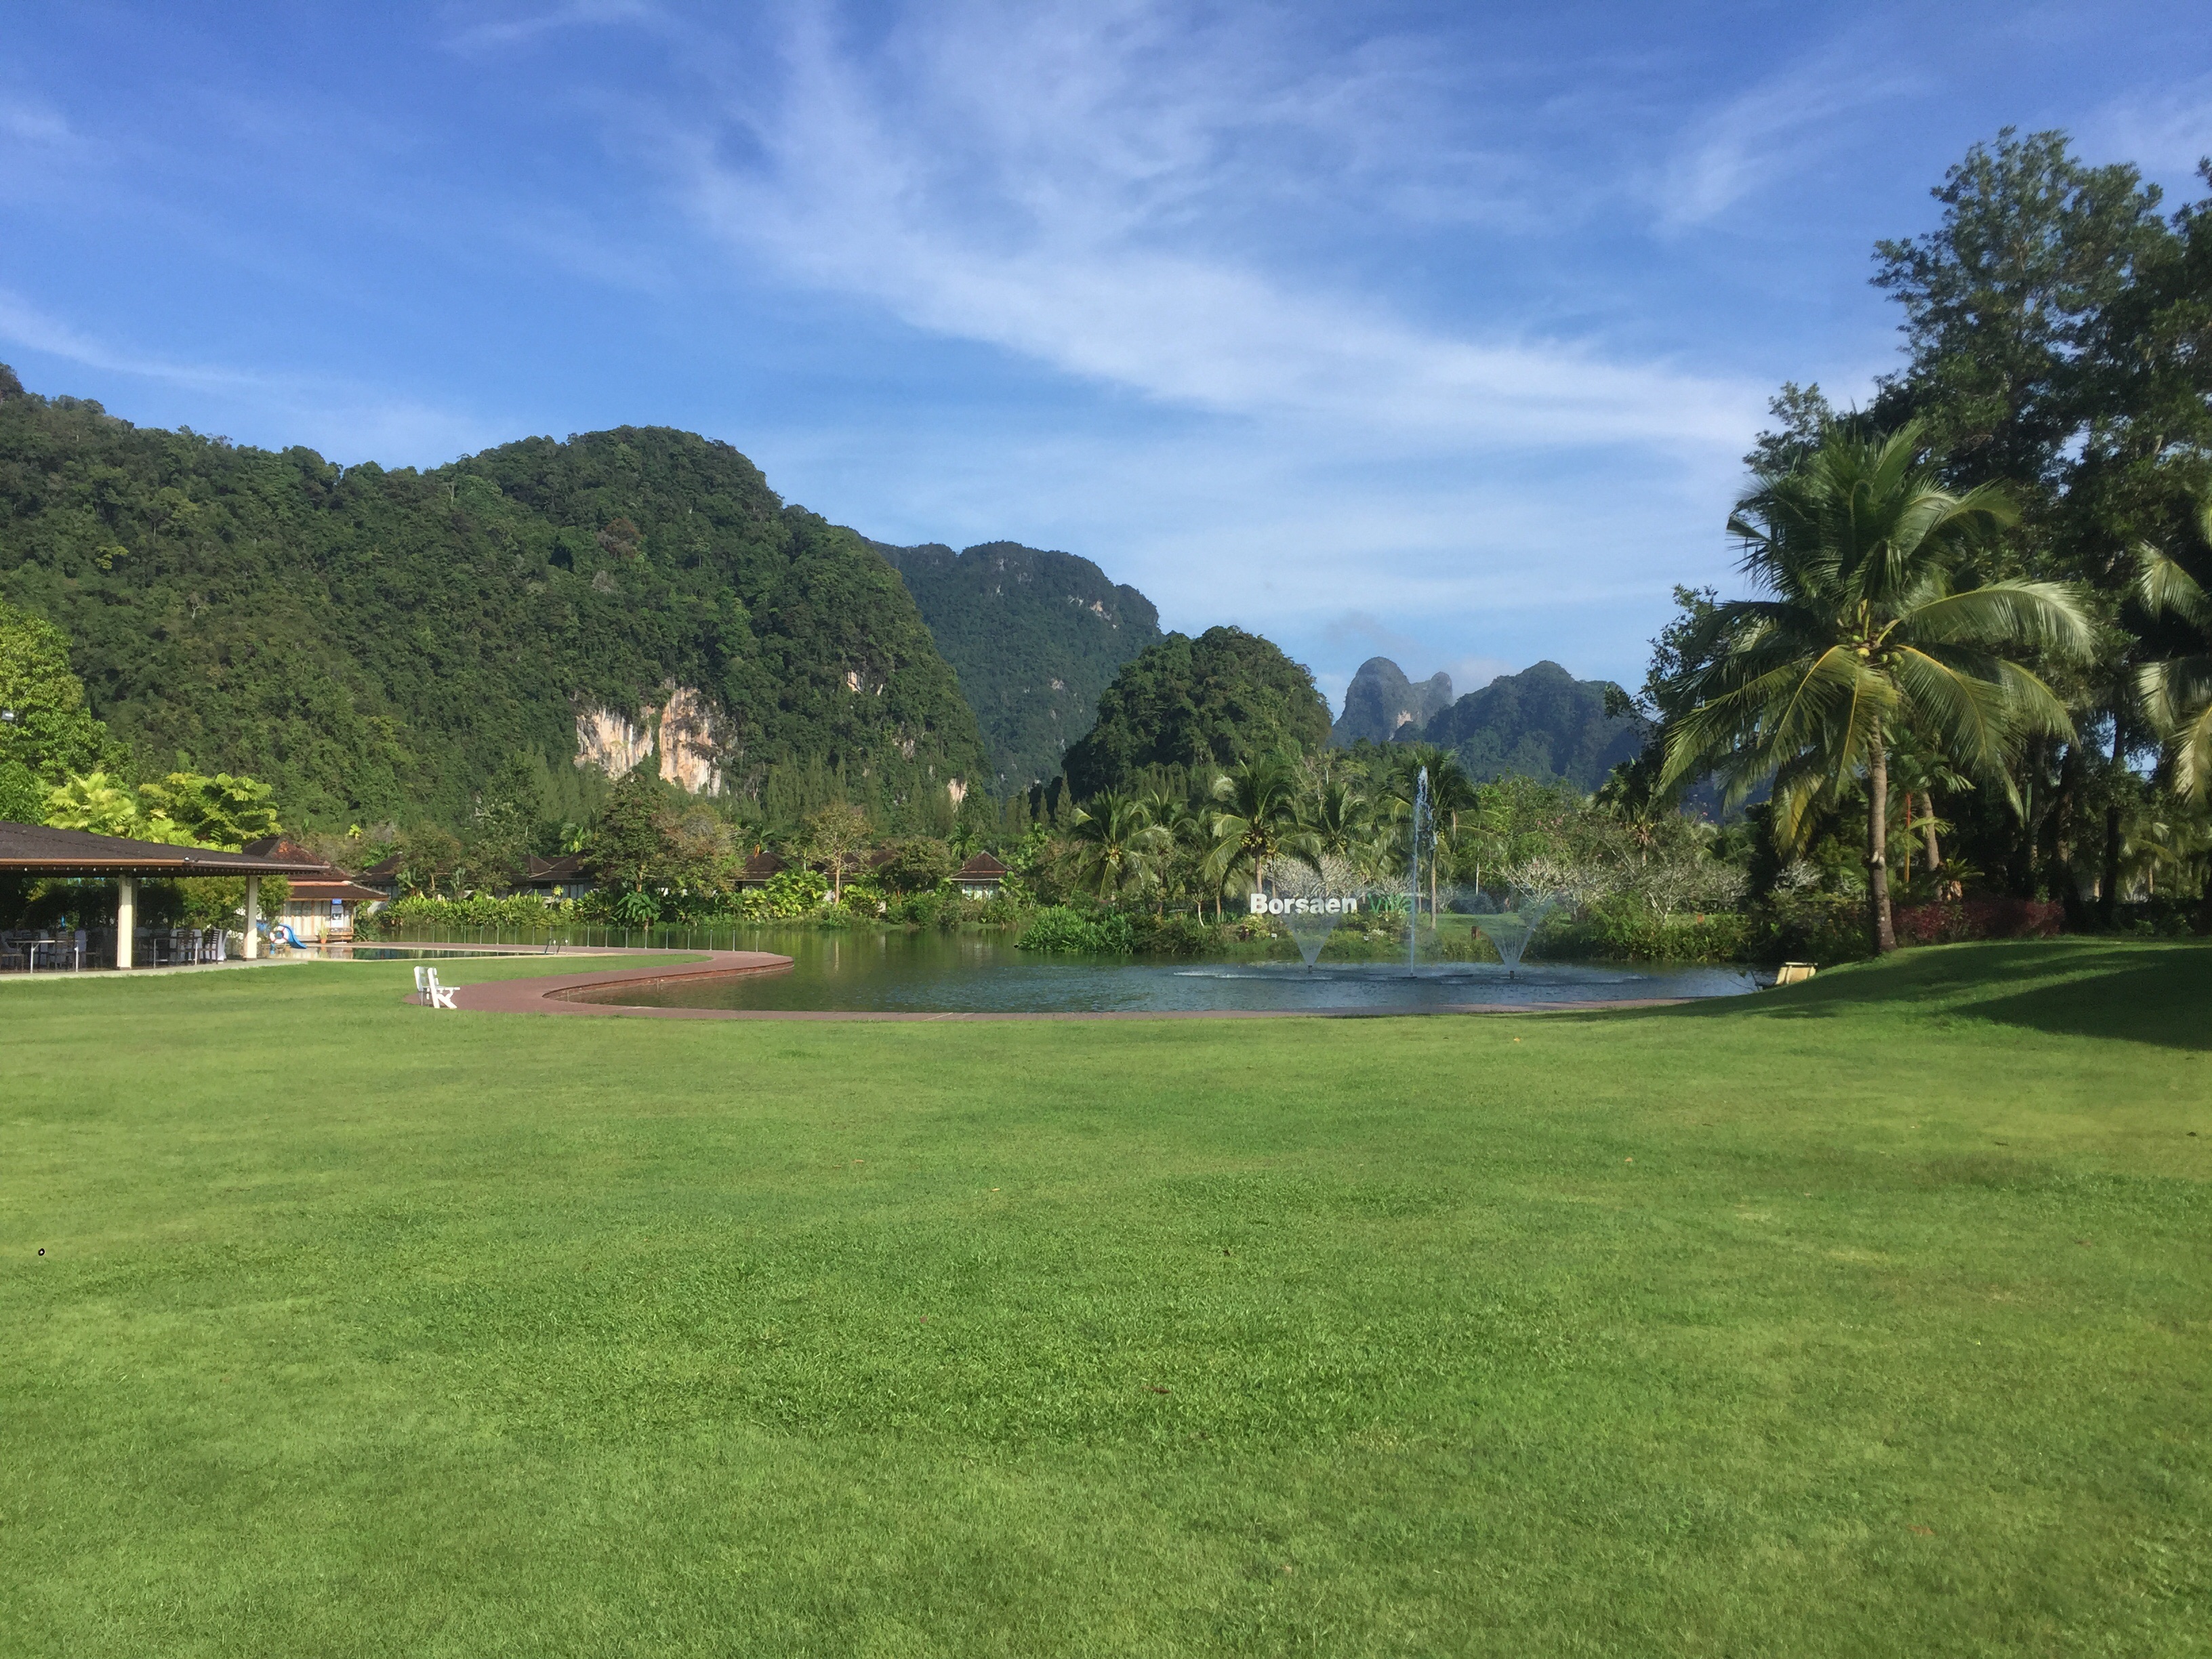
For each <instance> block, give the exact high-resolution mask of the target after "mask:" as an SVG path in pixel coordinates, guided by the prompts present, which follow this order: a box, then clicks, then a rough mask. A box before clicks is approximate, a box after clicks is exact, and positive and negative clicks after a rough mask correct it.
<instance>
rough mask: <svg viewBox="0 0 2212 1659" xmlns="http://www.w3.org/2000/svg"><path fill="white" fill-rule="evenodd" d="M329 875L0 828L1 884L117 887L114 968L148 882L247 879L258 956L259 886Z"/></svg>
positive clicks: (151, 845)
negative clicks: (57, 881)
mask: <svg viewBox="0 0 2212 1659" xmlns="http://www.w3.org/2000/svg"><path fill="white" fill-rule="evenodd" d="M325 873H326V867H325V866H323V865H321V864H318V863H312V862H301V861H299V860H292V859H272V858H257V857H256V856H254V855H253V854H251V853H225V852H220V851H218V850H216V848H209V847H171V846H168V845H167V844H166V843H165V842H158V841H126V840H125V839H124V838H123V837H122V836H94V835H88V834H87V833H86V832H85V831H83V830H82V829H47V828H46V826H45V825H43V824H37V823H0V876H45V877H53V878H68V879H75V880H80V881H112V882H113V883H114V884H115V965H116V966H117V967H118V968H128V967H130V966H131V933H132V930H133V929H134V928H135V927H136V926H137V913H138V884H139V882H140V881H141V880H143V879H144V878H148V877H181V876H243V877H245V878H246V957H247V958H248V959H249V960H251V959H252V958H253V957H257V956H258V955H259V954H260V946H259V943H258V933H259V928H260V921H261V878H262V877H264V876H300V877H303V878H314V877H317V876H322V875H325Z"/></svg>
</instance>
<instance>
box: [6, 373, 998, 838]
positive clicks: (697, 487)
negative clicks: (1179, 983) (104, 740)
mask: <svg viewBox="0 0 2212 1659" xmlns="http://www.w3.org/2000/svg"><path fill="white" fill-rule="evenodd" d="M0 592H4V594H5V595H6V596H7V597H8V598H9V599H12V600H14V601H15V603H17V604H19V605H24V606H27V608H29V609H31V610H32V611H36V612H39V613H41V614H43V615H44V616H46V617H47V618H48V619H49V620H51V621H52V622H54V623H58V624H59V625H60V626H61V627H62V628H64V629H65V630H67V632H68V633H69V635H70V638H71V639H72V641H74V653H73V659H72V661H73V665H74V666H75V667H76V670H77V671H78V672H79V673H80V674H82V677H83V678H84V681H85V684H86V686H87V689H88V692H89V694H90V696H91V699H92V703H93V708H94V712H95V713H96V714H99V715H100V717H102V718H103V719H105V720H106V721H107V722H108V723H109V725H110V726H111V727H112V730H113V731H114V732H115V734H116V735H117V737H118V738H120V739H122V740H123V741H124V742H125V743H127V744H130V745H131V748H132V750H134V751H135V752H136V753H137V755H138V757H140V762H141V765H142V767H143V768H144V769H149V770H151V771H154V772H160V771H162V770H166V769H168V768H169V767H171V766H173V765H174V764H176V756H177V754H178V753H179V751H182V752H184V753H185V754H188V755H189V756H190V757H191V761H192V763H194V764H196V765H197V766H198V767H200V768H202V769H209V770H212V769H217V768H222V769H229V770H234V771H243V772H247V773H251V774H252V775H257V776H259V777H262V778H264V779H267V780H268V781H271V782H273V783H274V784H276V787H277V790H278V799H279V800H280V802H281V803H283V806H284V808H285V810H286V811H287V812H288V814H289V815H290V816H289V818H288V822H306V821H308V820H319V821H322V822H325V823H331V822H343V821H345V820H349V819H354V820H359V819H365V818H370V817H398V818H402V819H412V818H414V817H420V816H431V817H438V818H441V819H442V820H443V821H445V822H447V823H459V822H462V821H464V820H465V817H466V815H467V812H468V810H469V804H470V797H471V791H472V789H473V788H474V787H476V785H477V783H478V781H480V780H481V779H483V777H484V776H485V775H487V774H488V773H489V771H490V770H491V769H493V768H495V766H497V765H498V764H499V763H501V762H502V761H504V760H506V759H507V758H508V757H510V756H512V755H513V754H515V753H517V752H519V751H520V752H524V753H532V752H534V753H535V754H537V755H538V756H539V757H541V758H542V759H543V760H544V762H545V763H547V765H548V768H549V770H550V772H551V773H553V774H555V775H562V774H567V775H571V776H573V775H574V769H573V768H572V767H570V766H569V765H568V762H569V760H570V758H571V757H574V756H575V755H576V754H577V752H578V746H579V742H580V739H581V740H582V741H583V742H584V744H585V745H586V750H587V751H588V752H589V753H590V754H592V755H593V756H595V757H597V758H598V759H599V761H601V762H602V763H604V765H605V767H606V768H607V769H620V768H621V767H623V766H625V765H628V764H631V763H651V761H652V757H653V756H655V755H656V754H657V755H658V756H659V765H660V768H661V770H662V772H663V775H666V776H669V777H670V778H671V780H673V781H681V782H683V783H684V784H685V785H686V786H687V787H693V788H702V789H719V790H724V791H736V792H744V793H755V792H762V793H768V794H769V795H771V796H772V795H773V794H774V793H775V791H776V790H777V789H779V788H785V789H789V788H791V787H797V786H796V785H795V784H794V783H793V779H795V778H797V777H799V776H801V775H805V776H806V777H811V778H813V779H815V780H817V781H818V780H819V779H820V778H821V777H822V776H823V775H824V772H825V770H826V771H827V772H828V773H829V774H835V773H836V772H838V771H840V770H842V772H843V774H844V775H845V778H846V781H847V787H848V789H849V790H850V791H851V792H852V793H854V795H855V796H856V797H858V798H860V799H872V800H875V801H877V802H878V803H880V804H882V805H884V806H886V807H888V808H890V809H892V810H893V811H897V810H898V809H899V808H901V807H912V808H915V809H916V810H920V809H921V808H922V807H925V806H927V805H931V804H932V803H934V802H937V801H939V800H940V799H941V798H942V797H943V796H944V794H945V791H946V789H947V786H948V784H949V783H951V781H953V780H956V779H957V780H959V781H961V786H960V787H965V786H967V785H969V784H972V783H974V782H976V781H980V780H981V779H982V778H983V777H985V776H987V772H986V771H985V761H984V755H983V750H982V745H981V740H980V738H979V737H978V734H977V732H976V728H975V719H974V716H973V715H972V714H970V713H969V708H968V706H967V704H966V703H965V702H963V701H962V699H961V696H960V694H959V690H958V688H957V684H956V683H955V680H954V676H953V673H952V671H951V669H950V668H949V667H948V666H947V665H946V663H945V659H943V657H941V656H940V655H939V653H938V651H937V648H936V646H935V645H934V643H933V641H932V640H931V638H930V635H929V631H928V629H927V628H926V627H925V626H924V625H923V623H922V620H921V616H920V614H919V612H918V611H916V610H915V605H914V602H913V600H912V599H911V598H910V597H909V596H908V592H907V591H906V589H905V587H904V586H902V585H901V583H900V581H899V580H898V578H897V576H896V574H895V573H893V572H892V571H891V570H890V568H889V567H887V566H886V565H885V564H884V562H883V561H882V560H881V559H880V558H878V557H877V556H876V555H875V554H874V553H873V552H872V551H871V550H869V548H868V547H867V546H866V544H864V543H863V542H862V540H861V538H860V537H858V536H857V535H855V534H854V533H853V532H851V531H849V530H844V529H841V528H838V527H837V526H832V525H830V524H828V523H826V522H825V521H824V520H822V519H820V518H818V517H817V516H816V515H815V514H813V513H809V512H806V511H805V509H804V508H801V507H788V506H786V505H785V504H784V503H783V502H782V501H781V500H779V499H778V497H777V496H776V495H775V493H774V492H773V491H772V490H770V489H769V487H768V484H767V482H766V481H765V480H764V479H763V477H762V476H761V474H760V472H759V471H757V469H756V468H755V467H754V466H753V465H752V464H751V463H750V462H749V461H748V460H746V459H745V458H744V456H743V455H741V454H739V453H738V452H737V451H736V450H734V449H732V448H731V447H729V446H728V445H726V444H721V443H716V442H712V441H708V440H707V439H704V438H701V437H698V436H696V435H692V434H690V433H684V432H677V431H671V430H669V429H666V428H627V427H625V428H619V429H617V430H616V431H612V432H600V433H592V434H589V435H584V436H580V437H574V438H571V439H570V440H569V441H567V442H565V443H561V442H556V441H554V440H552V439H550V438H532V439H526V440H525V441H521V442H520V443H513V444H508V445H506V446H504V447H500V448H497V449H493V450H488V451H486V452H484V453H482V454H479V455H475V456H471V457H469V458H467V459H463V460H461V461H458V462H456V463H454V464H453V465H450V466H446V467H441V468H439V469H436V470H435V471H428V472H417V471H415V470H414V469H412V468H407V469H403V470H400V471H389V472H387V471H384V470H383V469H382V468H380V467H378V466H376V465H374V464H365V465H360V466H356V467H351V468H348V469H344V470H343V471H342V470H341V469H340V468H338V467H337V466H336V465H332V464H331V463H330V462H328V461H325V459H323V458H322V457H321V456H319V455H318V454H316V453H313V451H311V450H307V449H302V448H295V449H288V450H285V451H283V453H274V452H270V451H268V450H260V449H252V448H245V447H234V446H233V445H230V444H228V443H227V442H224V441H221V440H217V439H210V438H205V437H202V436H199V435H197V434H194V433H191V432H189V431H176V432H170V431H161V430H154V429H145V430H141V429H138V428H134V427H132V426H131V425H130V424H129V423H128V422H124V421H120V420H117V419H115V418H113V417H112V416H107V415H106V414H105V413H104V412H103V411H102V410H101V409H100V406H99V405H98V404H94V403H89V402H85V401H81V400H78V399H74V398H51V399H49V398H40V397H36V396H32V395H29V394H27V393H25V392H23V391H22V390H21V386H20V385H19V384H18V383H17V381H16V380H15V376H14V375H13V374H10V373H9V372H8V371H7V370H5V369H4V368H0Z"/></svg>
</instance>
